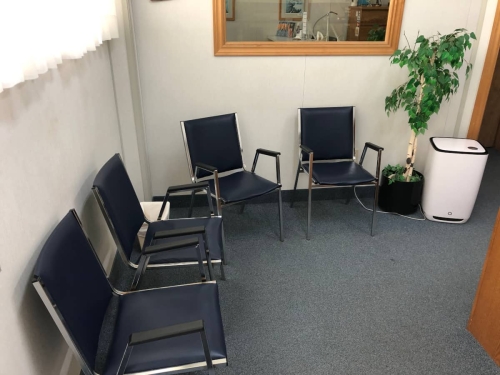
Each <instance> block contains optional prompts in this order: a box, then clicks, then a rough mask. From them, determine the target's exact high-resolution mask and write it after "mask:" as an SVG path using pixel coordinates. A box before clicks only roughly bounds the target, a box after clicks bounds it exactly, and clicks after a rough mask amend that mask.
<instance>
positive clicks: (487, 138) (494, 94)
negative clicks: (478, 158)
mask: <svg viewBox="0 0 500 375" xmlns="http://www.w3.org/2000/svg"><path fill="white" fill-rule="evenodd" d="M499 103H500V59H497V64H496V67H495V73H494V74H493V80H492V82H491V88H490V93H489V95H488V100H487V102H486V108H485V110H484V116H483V122H482V123H481V130H480V131H479V137H478V141H479V142H481V144H482V145H483V146H484V147H493V146H494V145H495V139H496V137H497V133H498V127H499V124H500V105H498V104H499Z"/></svg>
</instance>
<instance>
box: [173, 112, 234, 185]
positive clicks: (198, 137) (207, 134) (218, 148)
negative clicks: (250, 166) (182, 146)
mask: <svg viewBox="0 0 500 375" xmlns="http://www.w3.org/2000/svg"><path fill="white" fill-rule="evenodd" d="M181 127H182V135H183V137H184V142H185V143H186V154H187V158H188V164H189V167H190V168H191V177H193V176H194V172H195V170H196V163H205V164H208V165H211V166H213V167H216V168H217V171H218V172H219V173H221V172H227V171H231V170H234V169H239V168H243V159H242V156H241V145H240V137H239V132H238V124H237V116H236V113H231V114H228V115H221V116H214V117H207V118H202V119H197V120H190V121H183V122H181ZM209 175H210V173H208V172H205V171H202V170H200V171H198V176H196V177H198V178H201V177H206V176H209Z"/></svg>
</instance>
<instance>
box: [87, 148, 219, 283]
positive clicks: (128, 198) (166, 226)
mask: <svg viewBox="0 0 500 375" xmlns="http://www.w3.org/2000/svg"><path fill="white" fill-rule="evenodd" d="M192 189H200V190H206V192H207V199H208V204H209V208H210V213H209V215H208V216H207V217H202V218H193V219H175V220H163V221H160V219H161V216H162V214H163V211H164V209H165V205H166V203H167V201H168V198H169V196H170V195H171V194H174V193H177V192H180V191H186V190H187V191H189V190H192ZM92 191H93V193H94V196H95V197H96V200H97V203H98V205H99V207H100V208H101V211H102V213H103V215H104V218H105V219H106V223H107V224H108V227H109V230H110V231H111V234H112V236H113V238H114V240H115V243H116V246H117V248H118V253H119V254H120V257H121V259H122V260H123V262H124V263H125V264H127V265H128V266H129V267H131V268H133V269H135V270H136V272H135V276H134V279H133V281H132V286H131V290H135V289H136V288H137V284H138V283H139V280H140V278H141V276H142V275H143V274H144V272H145V271H146V270H147V269H152V268H161V267H185V266H198V267H199V264H200V263H199V259H200V258H202V260H203V264H206V265H207V266H208V273H209V277H210V279H212V272H213V271H212V264H220V269H221V275H222V279H225V274H224V264H223V263H225V257H224V236H223V232H222V217H221V216H218V213H216V214H214V212H213V205H212V198H211V193H210V186H209V185H208V183H207V182H201V183H200V184H196V185H191V184H189V185H180V186H171V187H169V188H168V190H167V193H166V194H165V199H164V201H163V204H162V208H161V211H160V214H159V216H158V220H159V221H154V222H150V221H148V220H147V219H146V218H145V216H144V213H143V210H142V208H141V204H140V202H139V199H138V198H137V195H136V193H135V190H134V187H133V186H132V182H131V181H130V178H129V176H128V174H127V170H126V169H125V165H124V164H123V161H122V159H121V157H120V155H119V154H116V155H114V156H113V157H112V158H111V159H110V160H108V162H106V164H105V165H104V166H103V167H102V168H101V170H100V171H99V172H98V173H97V176H96V177H95V179H94V186H93V187H92ZM144 222H147V223H148V224H149V226H148V230H147V232H146V236H145V239H144V245H143V246H142V247H141V245H140V242H139V240H138V237H137V234H138V232H139V229H140V228H141V226H142V224H143V223H144ZM192 235H197V236H198V237H199V238H200V247H199V248H195V247H193V246H192V245H189V244H188V245H187V246H184V247H180V246H179V244H181V245H182V241H184V240H185V239H186V237H188V236H192ZM175 245H176V246H177V247H176V248H175V249H169V250H168V251H167V250H165V251H161V250H162V248H163V247H165V246H175ZM146 247H148V248H149V249H153V250H149V251H150V252H149V253H148V251H146V250H145V249H146ZM151 251H154V252H153V253H151ZM200 273H201V278H202V281H204V280H205V273H204V268H203V267H201V268H200Z"/></svg>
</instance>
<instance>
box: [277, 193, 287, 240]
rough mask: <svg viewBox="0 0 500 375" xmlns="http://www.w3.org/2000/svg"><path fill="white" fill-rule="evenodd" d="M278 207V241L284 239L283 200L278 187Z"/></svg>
mask: <svg viewBox="0 0 500 375" xmlns="http://www.w3.org/2000/svg"><path fill="white" fill-rule="evenodd" d="M278 209H279V217H280V241H281V242H283V241H285V237H284V236H283V202H282V199H281V188H279V189H278Z"/></svg>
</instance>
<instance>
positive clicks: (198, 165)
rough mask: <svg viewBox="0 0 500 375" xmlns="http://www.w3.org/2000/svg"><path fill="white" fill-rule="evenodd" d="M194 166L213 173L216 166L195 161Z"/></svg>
mask: <svg viewBox="0 0 500 375" xmlns="http://www.w3.org/2000/svg"><path fill="white" fill-rule="evenodd" d="M195 166H196V167H198V168H200V169H204V170H205V171H207V172H211V173H214V172H215V171H216V170H217V168H215V167H213V166H211V165H208V164H205V163H196V165H195Z"/></svg>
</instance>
